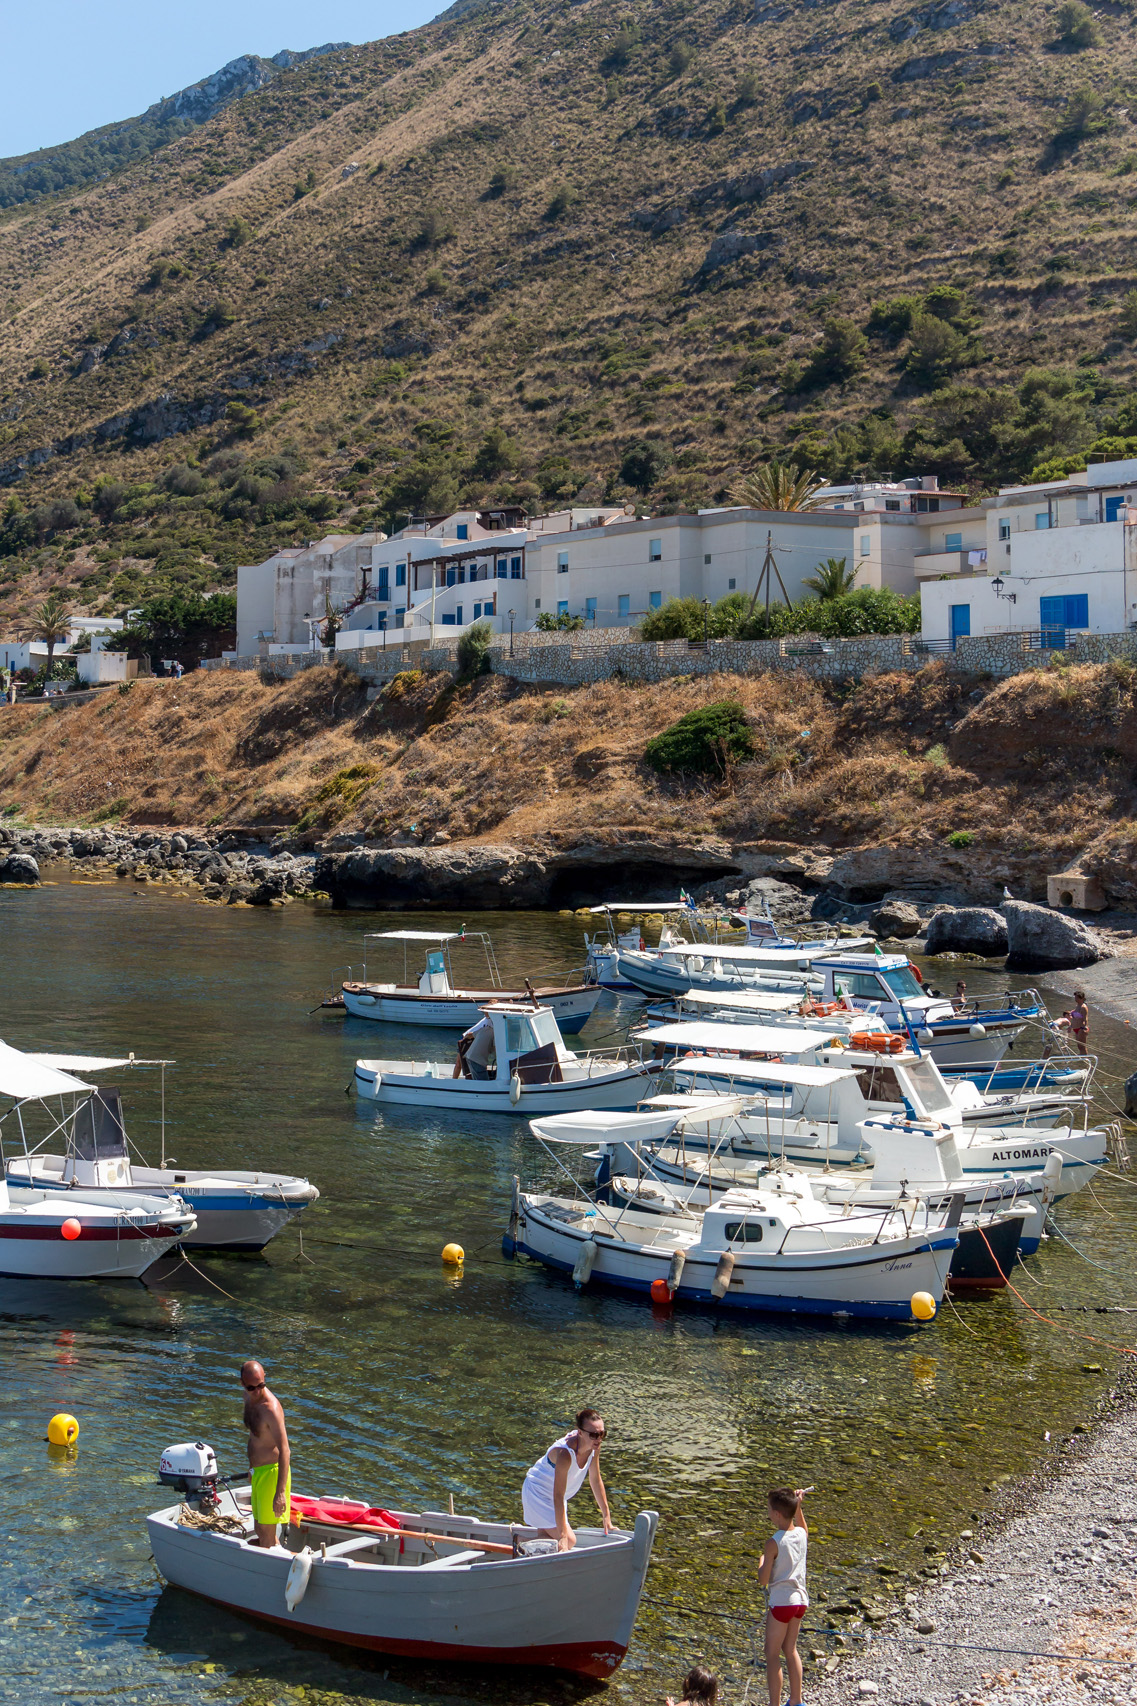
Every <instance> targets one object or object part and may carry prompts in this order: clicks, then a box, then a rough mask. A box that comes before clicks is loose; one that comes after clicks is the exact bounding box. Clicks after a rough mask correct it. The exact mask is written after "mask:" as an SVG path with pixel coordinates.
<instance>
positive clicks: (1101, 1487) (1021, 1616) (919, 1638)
mask: <svg viewBox="0 0 1137 1706" xmlns="http://www.w3.org/2000/svg"><path fill="white" fill-rule="evenodd" d="M1135 1423H1137V1375H1135V1374H1134V1372H1133V1370H1132V1369H1131V1368H1127V1369H1126V1370H1125V1371H1124V1373H1123V1375H1122V1377H1121V1379H1120V1381H1119V1384H1118V1387H1117V1388H1115V1389H1114V1390H1113V1391H1112V1392H1110V1394H1109V1395H1108V1397H1107V1398H1106V1399H1105V1400H1103V1402H1102V1404H1101V1406H1099V1420H1098V1422H1097V1425H1096V1426H1094V1427H1092V1428H1091V1427H1090V1426H1089V1425H1088V1424H1081V1425H1080V1428H1079V1429H1078V1430H1075V1432H1074V1434H1073V1435H1072V1436H1071V1437H1070V1439H1069V1440H1067V1441H1066V1442H1065V1443H1064V1444H1063V1445H1062V1446H1061V1447H1060V1448H1059V1449H1060V1452H1061V1455H1060V1456H1059V1457H1058V1458H1057V1459H1054V1458H1051V1459H1050V1461H1049V1463H1048V1464H1047V1465H1046V1466H1045V1467H1043V1468H1041V1469H1039V1470H1038V1471H1037V1473H1036V1474H1035V1475H1033V1476H1032V1477H1030V1478H1029V1479H1028V1480H1026V1481H1024V1482H1021V1483H1019V1484H1018V1486H1017V1487H1016V1488H1015V1489H1014V1490H1013V1491H1012V1492H1011V1493H1010V1495H1009V1496H1008V1499H1007V1501H1006V1503H1005V1505H1004V1506H1003V1508H1002V1510H1000V1511H996V1512H995V1513H994V1514H993V1515H992V1516H991V1517H990V1518H988V1519H987V1521H986V1522H985V1523H984V1524H983V1525H982V1526H980V1527H977V1529H976V1531H975V1532H967V1531H965V1532H962V1533H961V1535H960V1545H959V1548H958V1550H957V1551H956V1553H955V1554H954V1555H953V1556H952V1557H951V1558H950V1559H949V1560H948V1561H947V1562H944V1563H942V1564H939V1565H938V1566H937V1569H938V1578H937V1580H936V1582H935V1585H934V1586H930V1587H928V1588H926V1589H924V1590H923V1591H922V1592H910V1593H908V1594H907V1595H906V1596H905V1604H904V1606H903V1608H902V1609H901V1610H899V1611H897V1612H894V1613H893V1614H892V1615H891V1616H889V1617H888V1618H887V1619H886V1621H885V1622H884V1623H883V1624H882V1625H880V1626H879V1627H878V1628H877V1629H876V1630H874V1631H873V1632H872V1635H871V1637H870V1638H869V1639H868V1640H866V1641H864V1643H863V1645H862V1644H861V1643H857V1645H858V1648H859V1650H857V1651H856V1652H855V1653H853V1654H851V1655H850V1656H849V1658H847V1659H840V1660H838V1661H836V1662H835V1661H834V1660H833V1659H830V1660H829V1661H828V1667H829V1668H827V1669H822V1670H819V1671H817V1672H815V1674H814V1675H813V1676H811V1677H810V1678H809V1679H808V1682H807V1694H808V1697H809V1699H810V1701H811V1702H813V1701H819V1702H821V1703H822V1706H846V1703H847V1702H850V1701H854V1700H856V1701H864V1700H870V1699H871V1700H872V1701H873V1702H875V1703H877V1706H966V1703H969V1702H974V1703H975V1706H1004V1703H1005V1706H1036V1703H1037V1706H1041V1703H1042V1702H1046V1703H1048V1706H1085V1703H1086V1702H1087V1701H1102V1702H1109V1703H1113V1702H1119V1703H1120V1702H1123V1701H1131V1700H1133V1699H1134V1697H1135V1696H1137V1425H1135ZM1041 1450H1045V1443H1044V1442H1041V1441H1040V1451H1041ZM818 1610H819V1611H820V1610H822V1608H820V1607H819V1608H818ZM820 1620H821V1619H820V1618H819V1619H818V1621H820ZM847 1639H848V1637H846V1640H847ZM811 1668H812V1667H811Z"/></svg>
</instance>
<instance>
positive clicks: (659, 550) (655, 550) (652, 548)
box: [647, 539, 663, 563]
mask: <svg viewBox="0 0 1137 1706" xmlns="http://www.w3.org/2000/svg"><path fill="white" fill-rule="evenodd" d="M647 560H648V562H649V563H661V562H662V561H663V540H662V539H649V540H648V542H647Z"/></svg>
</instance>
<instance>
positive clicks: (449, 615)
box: [442, 610, 454, 624]
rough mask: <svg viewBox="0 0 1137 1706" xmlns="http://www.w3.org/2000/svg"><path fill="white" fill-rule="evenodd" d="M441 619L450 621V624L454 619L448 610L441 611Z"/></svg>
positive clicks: (445, 621)
mask: <svg viewBox="0 0 1137 1706" xmlns="http://www.w3.org/2000/svg"><path fill="white" fill-rule="evenodd" d="M442 620H443V622H444V623H450V624H453V621H454V618H453V616H452V615H451V614H450V612H449V611H448V610H447V611H445V612H444V613H443V617H442Z"/></svg>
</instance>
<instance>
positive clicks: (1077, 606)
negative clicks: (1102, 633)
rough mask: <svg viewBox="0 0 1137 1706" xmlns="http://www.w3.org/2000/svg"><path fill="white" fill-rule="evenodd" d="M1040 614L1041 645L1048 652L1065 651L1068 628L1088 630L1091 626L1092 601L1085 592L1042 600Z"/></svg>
mask: <svg viewBox="0 0 1137 1706" xmlns="http://www.w3.org/2000/svg"><path fill="white" fill-rule="evenodd" d="M1038 612H1039V623H1038V625H1039V628H1040V629H1041V643H1042V646H1043V649H1044V650H1046V651H1055V652H1061V651H1065V649H1066V630H1067V628H1088V627H1089V625H1090V600H1089V596H1088V594H1086V593H1084V592H1078V593H1074V594H1073V595H1072V596H1070V595H1066V596H1063V597H1059V598H1040V599H1039V601H1038Z"/></svg>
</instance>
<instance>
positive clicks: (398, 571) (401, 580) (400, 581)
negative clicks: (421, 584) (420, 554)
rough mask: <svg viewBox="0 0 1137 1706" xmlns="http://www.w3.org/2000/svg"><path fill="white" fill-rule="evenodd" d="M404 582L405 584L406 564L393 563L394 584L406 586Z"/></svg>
mask: <svg viewBox="0 0 1137 1706" xmlns="http://www.w3.org/2000/svg"><path fill="white" fill-rule="evenodd" d="M406 584H407V565H406V564H405V563H396V564H395V585H396V586H406Z"/></svg>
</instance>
